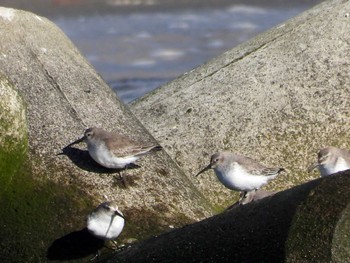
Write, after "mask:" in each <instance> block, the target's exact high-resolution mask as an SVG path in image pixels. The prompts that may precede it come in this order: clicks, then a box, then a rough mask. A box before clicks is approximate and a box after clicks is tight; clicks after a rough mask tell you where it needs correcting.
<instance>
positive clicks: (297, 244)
mask: <svg viewBox="0 0 350 263" xmlns="http://www.w3.org/2000/svg"><path fill="white" fill-rule="evenodd" d="M332 177H333V176H329V177H327V178H326V179H325V180H323V181H322V183H321V184H320V185H319V186H318V187H316V188H315V189H313V190H312V191H311V192H310V194H309V197H308V198H307V199H306V200H305V201H304V203H303V204H302V205H301V206H300V208H299V209H298V210H297V212H296V213H295V217H294V218H293V222H292V227H291V229H290V231H289V235H288V240H287V244H286V254H287V258H288V262H300V261H305V260H306V261H314V260H316V261H321V262H331V261H332V255H331V248H332V245H333V247H334V246H337V244H334V241H339V240H337V239H333V234H334V232H335V229H336V226H337V223H338V220H339V218H341V214H342V213H343V211H344V209H346V207H347V206H348V204H349V200H350V192H349V185H350V175H349V174H345V175H344V176H342V177H341V179H340V180H337V181H336V183H334V181H333V182H332V181H331V180H332V179H333V178H332ZM339 197H342V198H339ZM342 230H345V228H343V229H342ZM343 234H344V233H343ZM338 236H339V233H338ZM315 240H317V242H315ZM332 241H333V244H332ZM342 245H343V244H342ZM342 245H341V246H342ZM342 260H343V261H342V262H345V261H346V259H345V258H343V259H342Z"/></svg>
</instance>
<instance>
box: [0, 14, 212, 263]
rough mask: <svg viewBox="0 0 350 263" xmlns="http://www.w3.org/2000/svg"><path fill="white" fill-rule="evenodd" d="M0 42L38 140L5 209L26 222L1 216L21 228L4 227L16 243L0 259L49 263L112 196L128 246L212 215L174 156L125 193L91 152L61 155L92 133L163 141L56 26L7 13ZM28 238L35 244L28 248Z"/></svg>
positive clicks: (1, 18)
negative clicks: (60, 243)
mask: <svg viewBox="0 0 350 263" xmlns="http://www.w3.org/2000/svg"><path fill="white" fill-rule="evenodd" d="M0 37H1V41H0V71H1V72H2V73H3V74H4V76H5V77H6V78H7V79H9V80H10V81H12V82H13V84H14V86H15V88H16V89H17V90H18V91H19V93H20V95H21V96H22V98H23V100H24V104H25V106H26V121H27V122H26V125H27V128H28V143H29V145H28V156H27V160H26V163H25V164H23V166H21V172H20V173H18V176H17V177H16V178H17V179H18V180H17V179H16V180H15V181H13V184H12V185H11V197H9V196H7V198H8V199H6V200H7V202H6V203H7V206H6V207H7V208H9V209H10V210H11V211H12V212H13V213H14V216H15V214H16V213H17V212H18V211H19V212H18V213H19V214H20V217H18V220H17V221H16V220H12V219H13V217H11V216H12V214H11V215H8V214H7V210H6V209H2V213H1V216H0V218H1V219H0V221H1V222H5V223H6V224H7V223H8V222H13V224H12V225H11V227H6V228H3V227H1V229H2V231H5V230H4V229H6V231H5V232H6V235H7V236H8V237H11V238H12V241H11V240H10V239H8V240H7V239H6V240H2V242H1V247H6V248H7V249H5V250H3V249H1V250H0V258H1V259H3V258H12V257H15V258H12V260H13V261H16V262H20V261H24V262H29V261H34V262H39V261H43V257H44V256H45V253H46V250H47V249H48V247H49V246H50V243H52V242H54V241H55V240H56V239H58V238H62V237H64V236H65V235H68V234H69V233H71V232H73V231H78V230H80V229H82V228H83V227H84V225H85V216H86V214H87V212H89V211H91V210H92V209H93V208H94V206H96V205H97V204H99V203H100V202H101V201H105V200H106V199H108V200H112V199H116V200H118V203H119V207H120V209H121V210H122V211H123V213H124V214H125V215H126V218H128V219H127V221H128V223H127V225H126V227H125V229H124V231H123V234H122V236H121V237H120V239H119V242H120V243H123V242H124V241H125V240H126V239H132V238H134V239H135V238H136V239H139V240H140V239H143V238H145V237H149V236H151V235H153V234H159V233H160V232H162V231H164V230H167V229H169V226H170V227H176V226H180V225H183V224H186V223H190V222H193V221H197V220H199V219H202V218H204V217H206V216H208V215H210V214H211V213H212V211H211V209H210V208H209V206H208V205H207V204H206V203H205V201H204V199H203V198H202V196H201V195H200V194H199V193H198V191H196V189H195V188H194V187H193V185H192V183H191V182H190V181H189V180H188V179H187V178H186V177H185V176H184V174H183V173H182V172H181V171H180V170H179V169H178V167H177V166H176V165H175V163H174V162H172V160H171V159H170V158H169V156H168V155H167V154H166V152H165V151H162V152H159V153H156V154H154V155H151V156H147V157H145V158H143V159H142V160H140V161H139V162H138V163H137V164H138V165H140V166H141V168H139V169H133V170H128V171H127V174H128V175H129V176H126V183H127V186H128V187H127V188H126V189H125V188H124V186H123V185H122V184H121V183H120V182H119V181H116V180H115V178H114V176H113V174H112V173H111V172H110V171H107V170H106V169H102V168H101V167H100V166H98V165H97V164H96V163H94V162H93V161H92V159H91V158H90V157H89V155H88V153H87V151H86V147H85V145H81V146H79V147H80V149H79V148H72V149H70V150H67V151H65V152H64V153H65V154H64V155H57V154H59V153H60V152H61V151H62V148H64V146H66V145H67V144H68V143H70V142H72V141H73V140H75V139H77V138H78V137H80V136H81V135H82V133H83V131H84V129H85V128H87V127H90V126H99V127H103V128H105V129H106V130H110V131H112V130H114V131H119V132H121V133H124V134H127V135H129V136H130V137H132V138H133V139H136V140H141V141H144V142H150V141H154V139H153V138H152V137H151V135H150V134H149V133H148V132H147V131H146V130H145V128H144V127H143V126H142V125H141V124H140V123H139V122H138V121H137V120H136V118H135V117H134V116H133V114H132V113H131V112H130V111H129V110H128V109H127V108H126V107H125V106H124V105H123V104H122V103H121V102H120V100H119V99H118V98H117V97H116V95H115V94H114V93H113V91H111V89H110V88H109V87H108V86H107V85H106V84H105V82H104V81H103V80H102V79H101V77H100V76H99V75H98V74H97V73H96V72H95V71H94V70H93V69H92V68H91V66H90V65H89V63H88V62H87V61H86V60H85V59H84V58H83V57H82V56H81V55H80V54H79V52H78V51H77V49H76V48H75V47H74V46H73V44H72V43H71V42H70V41H69V40H68V39H67V38H66V36H65V35H64V34H63V33H62V32H61V31H60V30H59V29H58V28H57V27H56V26H55V25H54V24H53V23H51V22H50V21H48V20H47V19H45V18H43V17H39V16H36V15H34V14H31V13H26V12H23V11H18V10H14V9H7V8H0ZM1 81H2V79H1ZM4 81H5V80H4ZM25 134H27V129H26V131H25ZM3 136H4V135H3V134H2V135H1V138H2V139H3ZM7 165H8V163H7V162H3V163H1V166H5V168H6V166H7ZM2 176H4V175H2ZM0 185H1V187H3V185H2V184H0ZM1 187H0V188H1ZM2 190H4V189H2ZM12 190H13V191H12ZM20 208H23V209H20ZM61 221H62V222H61ZM52 222H54V224H53V223H52ZM5 223H4V225H5ZM2 233H3V232H2ZM23 233H26V234H25V235H24V234H23ZM28 235H29V237H28ZM2 236H3V235H2ZM19 237H21V238H20V239H17V238H19ZM22 239H23V240H26V242H27V243H31V244H32V245H31V246H26V244H27V243H22V242H21V241H23V240H22ZM16 244H17V245H16ZM13 246H14V247H13ZM17 246H21V247H20V248H19V247H17ZM34 250H36V251H34ZM58 254H60V255H61V256H62V255H64V256H66V258H65V259H69V258H70V255H69V253H66V251H58V252H57V251H55V253H54V252H52V253H51V255H58ZM28 255H31V256H30V257H28ZM51 259H54V258H51Z"/></svg>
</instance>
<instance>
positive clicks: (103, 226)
mask: <svg viewBox="0 0 350 263" xmlns="http://www.w3.org/2000/svg"><path fill="white" fill-rule="evenodd" d="M124 222H125V218H124V215H123V214H122V212H120V210H119V209H118V206H117V203H116V202H115V201H109V202H103V203H101V204H100V205H99V206H98V207H96V208H95V210H94V211H92V212H91V213H90V214H89V215H88V217H87V229H88V231H89V232H90V233H91V234H92V235H94V236H95V237H97V238H100V239H103V240H114V239H116V238H117V237H118V236H119V235H120V233H121V232H122V230H123V228H124Z"/></svg>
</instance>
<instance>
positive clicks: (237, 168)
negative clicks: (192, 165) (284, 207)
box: [196, 152, 284, 199]
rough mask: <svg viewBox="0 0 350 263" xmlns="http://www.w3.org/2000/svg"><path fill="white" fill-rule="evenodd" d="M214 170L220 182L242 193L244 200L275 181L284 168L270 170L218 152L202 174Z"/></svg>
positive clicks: (244, 158)
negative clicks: (252, 192) (248, 194)
mask: <svg viewBox="0 0 350 263" xmlns="http://www.w3.org/2000/svg"><path fill="white" fill-rule="evenodd" d="M209 169H214V172H215V174H216V176H217V178H218V179H219V181H220V182H221V183H222V184H223V185H224V186H226V187H227V188H229V189H231V190H235V191H242V192H243V196H241V199H242V198H244V197H245V196H246V195H247V193H248V192H250V191H253V190H258V189H259V188H260V187H262V186H263V185H265V184H267V183H268V182H269V181H271V180H272V179H274V178H275V177H276V176H277V175H278V174H279V173H280V172H282V171H284V169H283V168H280V167H277V168H268V167H266V166H264V165H262V164H260V163H259V162H257V161H255V160H254V159H251V158H249V157H246V156H243V155H239V154H233V153H230V152H218V153H215V154H213V155H212V156H211V159H210V164H209V165H208V166H206V167H205V168H204V169H203V170H201V171H200V172H199V173H198V174H196V176H198V175H200V174H201V173H203V172H205V171H207V170H209Z"/></svg>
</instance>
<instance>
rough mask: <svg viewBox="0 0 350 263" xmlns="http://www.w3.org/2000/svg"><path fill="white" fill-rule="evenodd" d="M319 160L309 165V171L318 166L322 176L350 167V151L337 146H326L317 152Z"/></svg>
mask: <svg viewBox="0 0 350 263" xmlns="http://www.w3.org/2000/svg"><path fill="white" fill-rule="evenodd" d="M317 157H318V158H317V162H316V163H313V164H312V165H310V166H309V168H308V172H311V171H313V170H314V169H315V168H318V170H319V171H320V174H321V176H327V175H330V174H334V173H337V172H340V171H344V170H348V169H350V152H349V151H347V150H345V149H340V148H337V147H326V148H323V149H321V150H320V151H319V152H318V154H317Z"/></svg>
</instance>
